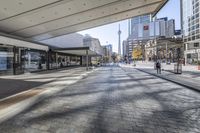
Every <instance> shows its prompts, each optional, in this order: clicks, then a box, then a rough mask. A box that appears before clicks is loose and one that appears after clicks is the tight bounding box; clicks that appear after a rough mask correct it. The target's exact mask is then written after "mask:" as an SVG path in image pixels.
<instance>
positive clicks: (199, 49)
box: [181, 0, 200, 64]
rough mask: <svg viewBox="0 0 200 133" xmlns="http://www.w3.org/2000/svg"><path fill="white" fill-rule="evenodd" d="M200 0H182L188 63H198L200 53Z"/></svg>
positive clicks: (183, 28) (183, 29)
mask: <svg viewBox="0 0 200 133" xmlns="http://www.w3.org/2000/svg"><path fill="white" fill-rule="evenodd" d="M199 2H200V0H181V6H182V7H181V9H182V31H183V39H184V44H185V59H186V63H189V64H196V63H197V61H198V60H199V59H198V58H199V55H200V54H199V53H200V46H199V43H200V27H199V25H200V18H199Z"/></svg>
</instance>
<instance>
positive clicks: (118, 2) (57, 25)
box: [0, 0, 167, 41]
mask: <svg viewBox="0 0 200 133" xmlns="http://www.w3.org/2000/svg"><path fill="white" fill-rule="evenodd" d="M166 1H167V0H81V1H80V0H14V1H13V0H2V1H0V9H1V12H0V31H2V32H4V33H7V34H10V35H15V36H20V37H23V38H26V39H30V40H35V41H41V40H45V39H49V38H54V37H57V36H61V35H65V34H69V33H73V32H77V31H81V30H85V29H89V28H93V27H97V26H101V25H105V24H109V23H113V22H117V21H121V20H125V19H128V18H131V17H133V16H138V15H143V14H149V13H155V12H157V11H158V10H159V9H160V8H161V7H162V5H163V4H164V3H166Z"/></svg>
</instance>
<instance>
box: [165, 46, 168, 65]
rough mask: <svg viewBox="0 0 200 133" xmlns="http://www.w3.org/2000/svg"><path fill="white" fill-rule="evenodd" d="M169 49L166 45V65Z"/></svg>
mask: <svg viewBox="0 0 200 133" xmlns="http://www.w3.org/2000/svg"><path fill="white" fill-rule="evenodd" d="M167 49H168V48H167V43H166V57H165V58H166V64H167V63H168V50H167Z"/></svg>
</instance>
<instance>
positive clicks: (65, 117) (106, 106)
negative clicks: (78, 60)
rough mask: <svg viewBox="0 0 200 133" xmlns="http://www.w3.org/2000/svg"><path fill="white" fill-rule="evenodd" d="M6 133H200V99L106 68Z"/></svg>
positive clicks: (2, 128) (12, 123) (10, 124)
mask: <svg viewBox="0 0 200 133" xmlns="http://www.w3.org/2000/svg"><path fill="white" fill-rule="evenodd" d="M0 132H1V133H16V132H17V133H18V132H19V133H199V132H200V94H199V93H197V92H194V91H192V90H189V89H187V88H184V87H181V86H179V85H176V84H174V83H170V82H168V81H165V80H162V79H159V78H157V77H154V76H151V75H148V74H146V73H142V72H140V71H137V70H135V69H131V68H123V69H121V68H119V67H105V68H101V69H99V70H98V71H95V72H93V73H91V74H90V75H89V76H88V77H87V78H85V79H83V80H81V81H80V82H78V83H76V84H73V85H70V86H68V87H66V89H65V90H64V91H62V92H59V93H58V94H55V95H53V96H51V97H49V98H46V99H45V100H43V101H41V102H40V103H38V104H37V105H34V106H33V107H31V108H30V109H28V110H26V111H24V112H23V113H22V114H20V115H18V116H16V117H15V118H12V119H11V120H9V121H7V122H4V123H2V124H1V125H0Z"/></svg>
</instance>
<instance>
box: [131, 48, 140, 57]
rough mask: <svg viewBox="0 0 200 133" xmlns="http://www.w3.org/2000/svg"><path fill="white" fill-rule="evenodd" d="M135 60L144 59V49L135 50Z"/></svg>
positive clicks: (133, 54) (133, 55)
mask: <svg viewBox="0 0 200 133" xmlns="http://www.w3.org/2000/svg"><path fill="white" fill-rule="evenodd" d="M132 57H133V59H142V49H141V48H134V49H133V52H132Z"/></svg>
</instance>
